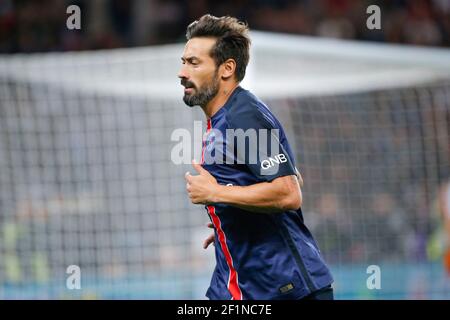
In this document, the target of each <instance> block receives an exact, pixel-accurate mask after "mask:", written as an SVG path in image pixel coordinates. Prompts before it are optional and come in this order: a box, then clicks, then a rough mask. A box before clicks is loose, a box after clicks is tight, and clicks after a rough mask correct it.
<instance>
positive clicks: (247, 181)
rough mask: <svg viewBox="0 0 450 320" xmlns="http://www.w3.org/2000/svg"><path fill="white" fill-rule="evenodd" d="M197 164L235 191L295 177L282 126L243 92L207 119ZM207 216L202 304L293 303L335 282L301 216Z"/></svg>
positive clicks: (215, 212) (230, 211) (224, 209)
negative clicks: (210, 232) (209, 269)
mask: <svg viewBox="0 0 450 320" xmlns="http://www.w3.org/2000/svg"><path fill="white" fill-rule="evenodd" d="M243 133H244V138H245V139H242V134H243ZM254 134H256V140H255V135H254ZM252 139H253V140H252ZM202 165H203V167H204V168H205V169H206V170H207V171H209V172H210V173H211V174H212V175H213V176H214V177H215V178H216V179H217V181H218V183H220V184H223V185H233V186H248V185H252V184H255V183H260V182H270V181H272V180H274V179H275V178H277V177H281V176H287V175H295V174H296V168H295V162H294V156H293V153H292V150H291V148H290V146H289V143H288V141H287V138H286V135H285V133H284V130H283V128H282V126H281V124H280V122H279V121H278V120H277V119H276V118H275V116H274V115H273V114H272V112H271V111H270V110H269V109H268V107H267V106H266V105H265V104H264V103H263V102H261V101H260V100H259V99H258V98H256V97H255V96H254V95H253V94H252V93H250V92H249V91H247V90H244V89H243V88H241V87H237V88H236V89H235V90H234V91H233V93H232V94H231V96H230V97H229V99H228V101H227V102H226V104H225V105H224V106H223V107H222V108H221V109H219V111H218V112H217V113H216V114H214V115H213V117H211V119H208V126H207V132H206V134H205V139H204V142H203V150H202ZM206 209H207V212H208V215H209V217H210V219H211V221H212V223H213V224H214V228H215V250H216V252H215V253H216V262H217V264H216V267H215V270H214V274H213V276H212V279H211V284H210V287H209V289H208V291H207V293H206V296H207V297H208V298H210V299H236V300H237V299H261V300H266V299H299V298H302V297H304V296H306V295H308V294H310V293H311V292H314V291H316V290H318V289H321V288H323V287H325V286H327V285H330V284H331V283H332V282H333V279H332V276H331V274H330V271H329V269H328V267H327V266H326V264H325V262H324V260H323V258H322V256H321V253H320V250H319V249H318V246H317V244H316V242H315V240H314V238H313V237H312V235H311V233H310V232H309V230H308V229H307V227H306V226H305V224H304V221H303V215H302V211H301V209H298V210H296V211H295V210H290V211H285V212H283V213H275V214H266V213H254V212H249V211H246V210H243V209H240V208H237V207H234V206H230V205H225V204H221V203H217V204H214V205H209V206H207V207H206Z"/></svg>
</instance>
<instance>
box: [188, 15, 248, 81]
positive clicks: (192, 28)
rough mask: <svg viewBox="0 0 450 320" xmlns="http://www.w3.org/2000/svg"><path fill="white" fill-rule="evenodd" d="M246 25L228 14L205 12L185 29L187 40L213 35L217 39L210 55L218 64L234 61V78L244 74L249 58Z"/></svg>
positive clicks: (241, 77) (242, 76) (238, 78)
mask: <svg viewBox="0 0 450 320" xmlns="http://www.w3.org/2000/svg"><path fill="white" fill-rule="evenodd" d="M248 30H249V29H248V25H247V24H246V23H244V22H241V21H239V20H238V19H236V18H233V17H230V16H224V17H220V18H218V17H215V16H212V15H210V14H205V15H204V16H202V17H201V18H200V19H198V20H196V21H194V22H192V23H191V24H190V25H189V26H188V27H187V30H186V38H187V39H188V40H190V39H192V38H196V37H214V38H217V41H216V43H215V45H214V46H213V48H212V49H211V52H210V56H211V57H212V58H213V59H214V61H215V62H216V66H220V65H221V64H222V63H224V62H225V61H226V60H227V59H230V58H231V59H233V60H234V61H236V72H235V73H236V79H237V80H238V81H241V80H242V79H244V76H245V69H246V68H247V65H248V61H249V58H250V52H249V51H250V38H249V36H248Z"/></svg>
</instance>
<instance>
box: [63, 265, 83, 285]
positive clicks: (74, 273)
mask: <svg viewBox="0 0 450 320" xmlns="http://www.w3.org/2000/svg"><path fill="white" fill-rule="evenodd" d="M66 273H67V274H68V275H69V276H68V277H67V279H66V288H67V289H69V290H80V289H81V269H80V267H79V266H77V265H75V264H72V265H70V266H68V267H67V269H66Z"/></svg>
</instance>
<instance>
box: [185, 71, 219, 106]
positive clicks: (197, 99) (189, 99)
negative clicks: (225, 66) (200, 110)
mask: <svg viewBox="0 0 450 320" xmlns="http://www.w3.org/2000/svg"><path fill="white" fill-rule="evenodd" d="M219 82H220V81H219V78H218V77H217V70H216V71H215V72H214V75H213V76H212V79H211V81H207V82H206V83H205V84H204V85H203V86H201V87H200V88H198V89H197V87H196V86H195V84H194V83H192V82H191V81H188V80H185V79H182V80H181V85H183V86H184V87H185V88H192V89H193V92H192V93H191V94H186V93H185V94H184V96H183V101H184V103H185V104H186V105H188V106H189V107H193V106H200V107H204V106H206V105H207V104H208V102H210V101H211V100H212V99H213V98H214V97H215V96H216V95H217V93H218V92H219Z"/></svg>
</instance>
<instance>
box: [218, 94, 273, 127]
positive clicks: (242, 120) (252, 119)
mask: <svg viewBox="0 0 450 320" xmlns="http://www.w3.org/2000/svg"><path fill="white" fill-rule="evenodd" d="M226 119H227V122H228V124H229V125H230V127H232V128H242V129H248V128H255V127H256V128H260V127H262V128H274V127H276V126H277V125H276V120H275V117H274V116H273V114H272V113H271V111H270V110H269V108H268V107H267V106H266V105H265V104H264V103H263V102H262V101H261V100H259V99H258V98H257V97H256V96H255V95H254V94H252V93H251V92H250V91H248V90H245V89H241V91H240V92H238V93H237V94H236V95H235V96H234V97H233V101H231V103H230V106H229V108H228V110H227V114H226Z"/></svg>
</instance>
